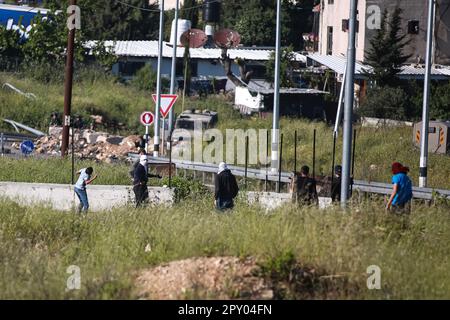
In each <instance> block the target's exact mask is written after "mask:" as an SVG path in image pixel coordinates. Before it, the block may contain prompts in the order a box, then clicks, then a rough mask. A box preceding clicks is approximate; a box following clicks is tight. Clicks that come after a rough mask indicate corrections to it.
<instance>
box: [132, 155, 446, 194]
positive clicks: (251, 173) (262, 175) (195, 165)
mask: <svg viewBox="0 0 450 320" xmlns="http://www.w3.org/2000/svg"><path fill="white" fill-rule="evenodd" d="M129 157H131V158H134V159H136V158H137V157H138V156H137V155H136V154H129ZM149 163H150V164H152V163H169V160H168V159H167V158H161V157H149ZM172 163H173V164H175V166H176V168H177V169H184V170H191V171H199V172H206V173H211V174H215V173H217V165H216V164H211V163H203V162H194V161H186V160H180V159H172ZM229 168H230V170H231V171H232V172H233V174H234V175H235V176H240V177H245V176H246V177H247V178H248V179H256V180H266V168H263V169H254V168H247V169H246V168H244V167H238V166H229ZM270 170H271V169H270V168H268V171H267V181H272V182H278V181H279V180H278V179H279V177H278V172H274V173H273V172H271V171H270ZM290 177H291V173H290V172H281V179H280V182H281V183H289V182H290ZM353 190H357V191H360V192H366V193H374V194H382V195H390V194H391V193H392V185H391V184H388V183H381V182H367V181H363V180H354V181H353ZM434 195H439V196H442V197H444V198H447V199H450V190H445V189H433V188H418V187H413V197H414V198H416V199H423V200H432V199H433V196H434Z"/></svg>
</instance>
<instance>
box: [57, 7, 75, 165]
mask: <svg viewBox="0 0 450 320" xmlns="http://www.w3.org/2000/svg"><path fill="white" fill-rule="evenodd" d="M69 4H70V6H76V5H77V1H76V0H70V2H69ZM72 14H76V12H75V11H73V12H72ZM75 31H76V28H75V27H74V26H73V27H72V28H71V29H69V37H68V41H67V58H66V75H65V84H64V119H63V121H64V122H63V131H62V141H61V157H62V158H65V157H66V156H67V151H68V147H69V129H70V122H71V119H70V115H71V108H72V85H73V51H74V46H75Z"/></svg>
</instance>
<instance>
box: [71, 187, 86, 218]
mask: <svg viewBox="0 0 450 320" xmlns="http://www.w3.org/2000/svg"><path fill="white" fill-rule="evenodd" d="M74 190H75V194H76V195H77V196H78V199H79V200H80V204H79V206H78V213H80V212H81V211H83V212H87V211H88V209H89V201H88V197H87V192H86V189H85V190H81V189H78V188H74Z"/></svg>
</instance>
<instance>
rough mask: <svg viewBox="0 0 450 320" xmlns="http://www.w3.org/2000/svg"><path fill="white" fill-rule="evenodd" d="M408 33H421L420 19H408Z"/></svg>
mask: <svg viewBox="0 0 450 320" xmlns="http://www.w3.org/2000/svg"><path fill="white" fill-rule="evenodd" d="M408 33H409V34H419V21H418V20H409V21H408Z"/></svg>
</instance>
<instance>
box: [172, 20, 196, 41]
mask: <svg viewBox="0 0 450 320" xmlns="http://www.w3.org/2000/svg"><path fill="white" fill-rule="evenodd" d="M191 26H192V23H191V20H185V19H178V30H177V45H178V46H181V45H182V44H181V42H180V38H181V35H182V34H183V33H184V32H186V31H188V30H189V29H191ZM174 37H175V19H174V20H172V30H171V32H170V43H171V44H172V43H173V40H174Z"/></svg>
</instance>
